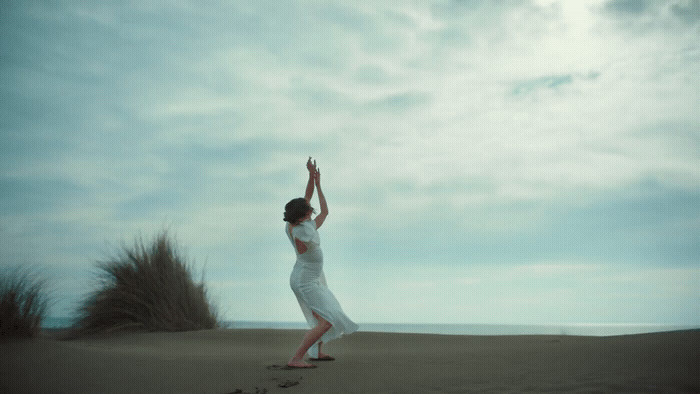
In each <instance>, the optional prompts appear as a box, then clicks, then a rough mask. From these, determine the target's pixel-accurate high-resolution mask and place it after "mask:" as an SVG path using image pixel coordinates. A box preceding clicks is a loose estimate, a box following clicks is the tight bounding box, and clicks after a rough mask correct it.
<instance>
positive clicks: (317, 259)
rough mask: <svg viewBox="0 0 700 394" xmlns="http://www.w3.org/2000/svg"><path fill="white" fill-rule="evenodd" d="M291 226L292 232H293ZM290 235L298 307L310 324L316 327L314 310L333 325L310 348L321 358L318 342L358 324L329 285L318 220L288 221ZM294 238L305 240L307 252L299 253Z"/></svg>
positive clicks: (335, 336)
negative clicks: (346, 311)
mask: <svg viewBox="0 0 700 394" xmlns="http://www.w3.org/2000/svg"><path fill="white" fill-rule="evenodd" d="M290 228H291V231H290ZM286 229H287V237H288V238H289V240H290V241H291V243H292V245H293V246H294V250H295V251H296V254H297V261H296V264H294V269H292V274H291V275H290V277H289V285H290V286H291V287H292V290H293V291H294V295H296V297H297V300H298V301H299V306H301V310H302V312H304V317H306V321H307V322H308V323H309V326H310V327H312V328H313V327H315V326H316V324H317V323H318V321H317V320H316V318H315V317H314V316H313V314H312V313H311V311H314V312H316V313H317V314H318V315H319V316H321V317H322V318H324V319H326V320H327V321H328V322H329V323H331V324H332V325H333V327H331V328H330V329H329V330H328V331H326V333H325V334H323V336H322V337H321V339H319V341H318V342H316V343H315V344H313V346H311V348H309V351H308V353H309V356H311V357H313V358H316V357H318V344H319V342H324V343H327V342H328V341H330V340H332V339H336V338H339V337H341V336H342V335H343V334H351V333H353V332H355V331H357V329H358V326H357V324H355V323H354V322H353V321H352V320H350V318H349V317H347V316H346V315H345V313H344V312H343V309H342V308H341V307H340V303H338V300H337V299H336V298H335V296H334V295H333V293H331V291H330V289H328V286H327V285H326V277H325V275H324V274H323V252H322V251H321V238H320V237H319V236H318V232H317V231H316V222H314V221H313V220H307V221H304V222H302V223H300V224H299V225H297V226H294V227H291V225H290V224H287V227H286ZM294 238H297V239H298V240H300V241H302V242H304V244H305V245H306V248H307V249H306V252H304V253H299V251H298V250H297V248H296V245H295V243H294Z"/></svg>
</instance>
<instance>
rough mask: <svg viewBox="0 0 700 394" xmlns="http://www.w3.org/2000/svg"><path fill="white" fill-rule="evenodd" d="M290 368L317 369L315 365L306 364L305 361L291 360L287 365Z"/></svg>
mask: <svg viewBox="0 0 700 394" xmlns="http://www.w3.org/2000/svg"><path fill="white" fill-rule="evenodd" d="M287 366H288V367H289V368H316V366H315V365H313V364H309V363H306V362H304V361H303V360H295V359H291V360H289V362H288V363H287Z"/></svg>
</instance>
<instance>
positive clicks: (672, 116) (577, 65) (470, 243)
mask: <svg viewBox="0 0 700 394" xmlns="http://www.w3.org/2000/svg"><path fill="white" fill-rule="evenodd" d="M699 35H700V1H697V0H692V1H688V0H669V1H643V0H639V1H633V0H612V1H600V0H598V1H581V0H571V1H551V0H549V1H524V0H523V1H478V0H471V1H470V0H463V1H457V0H452V1H450V0H430V1H429V0H413V1H411V0H406V1H391V2H386V1H332V0H290V1H284V2H280V1H271V0H269V1H258V0H255V1H252V0H251V1H215V0H208V1H184V0H180V1H175V0H173V1H165V0H163V1H141V0H139V1H99V2H85V1H50V2H49V1H27V2H8V3H3V4H2V6H0V265H5V266H11V265H17V264H20V265H30V266H34V267H39V268H38V269H40V270H41V272H42V273H43V274H45V275H47V276H48V277H49V279H50V283H51V289H52V290H51V291H52V297H53V300H54V304H53V306H52V309H51V311H50V314H51V315H54V316H70V315H72V314H74V313H75V311H76V310H77V308H78V306H79V305H80V302H81V300H83V299H84V297H85V295H86V294H89V292H90V291H93V290H94V289H95V285H96V273H97V269H96V263H97V262H99V261H104V260H106V259H108V258H109V257H110V256H114V254H115V253H116V252H118V251H119V248H120V247H121V246H122V245H124V244H127V245H131V244H133V242H134V240H135V239H136V238H137V237H143V238H144V239H146V240H149V239H152V238H153V237H154V236H155V235H157V234H158V233H160V232H161V231H163V230H164V229H168V231H169V233H170V234H171V236H172V237H173V238H174V239H175V240H176V242H177V244H178V246H179V247H180V249H181V251H182V254H183V255H184V256H185V258H186V259H187V260H188V261H191V262H192V263H193V265H194V271H195V275H196V277H197V278H200V277H201V276H202V275H203V276H204V279H205V282H206V284H207V286H208V288H209V292H210V294H211V296H212V299H213V301H214V302H215V304H216V305H218V309H219V311H220V313H221V316H222V318H223V319H225V320H260V321H303V316H302V314H301V311H300V309H299V307H298V304H297V302H296V299H295V298H294V295H293V293H292V291H291V289H290V288H289V274H290V272H291V269H292V266H293V264H294V259H295V257H294V250H293V248H292V246H291V244H290V243H289V241H288V239H287V238H286V235H285V232H284V222H283V221H282V215H283V210H284V205H285V204H286V202H287V201H289V200H290V199H292V198H296V197H301V196H303V194H304V188H305V185H306V180H307V172H306V168H305V163H306V160H307V159H308V157H309V156H313V157H314V158H315V159H316V160H317V164H318V166H319V168H320V170H321V173H322V174H323V176H322V184H323V190H324V192H325V195H326V197H327V200H328V204H329V211H330V214H329V216H328V219H327V220H326V222H325V223H324V225H323V227H322V228H321V229H320V231H319V232H320V236H321V242H322V247H323V251H324V257H325V262H324V264H325V265H324V270H325V273H326V277H327V279H328V284H329V287H330V288H331V290H332V291H333V292H334V294H335V295H336V297H337V298H338V300H339V301H340V303H341V305H342V306H343V309H344V310H345V312H346V313H347V314H348V315H349V316H350V317H351V318H352V319H353V320H355V321H356V322H358V323H360V324H361V323H363V322H365V323H451V324H563V323H651V324H680V325H700V242H698V241H699V240H700V111H698V109H699V108H700V107H699V105H698V103H699V102H700V40H698V36H699ZM314 198H315V199H314V201H313V202H312V205H314V206H315V207H316V208H318V206H319V205H318V200H317V199H316V197H314Z"/></svg>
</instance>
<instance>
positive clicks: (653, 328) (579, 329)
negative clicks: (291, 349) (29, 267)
mask: <svg viewBox="0 0 700 394" xmlns="http://www.w3.org/2000/svg"><path fill="white" fill-rule="evenodd" d="M72 323H73V320H72V319H71V318H67V317H47V318H45V319H44V324H43V327H44V328H50V329H61V328H68V327H70V326H71V324H72ZM358 324H359V326H360V331H369V332H394V333H414V334H441V335H584V336H613V335H630V334H644V333H651V332H664V331H677V330H690V329H699V328H700V327H698V326H683V325H669V324H618V323H607V324H600V323H594V324H588V323H580V324H570V323H566V324H541V325H538V324H406V323H362V322H358ZM222 326H223V327H225V328H230V329H251V328H253V329H255V328H268V329H281V330H305V329H308V328H309V327H308V326H307V325H306V323H305V322H266V321H224V322H222Z"/></svg>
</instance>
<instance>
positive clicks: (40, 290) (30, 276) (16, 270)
mask: <svg viewBox="0 0 700 394" xmlns="http://www.w3.org/2000/svg"><path fill="white" fill-rule="evenodd" d="M48 307H49V297H48V293H47V291H46V279H45V278H43V277H42V276H41V275H40V274H38V273H37V272H36V269H35V268H33V267H19V266H18V267H11V268H7V267H6V268H3V269H0V340H1V339H6V338H18V337H25V338H31V337H35V336H37V335H38V334H39V332H40V331H41V322H42V321H43V319H44V317H45V316H46V311H47V309H48Z"/></svg>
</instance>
